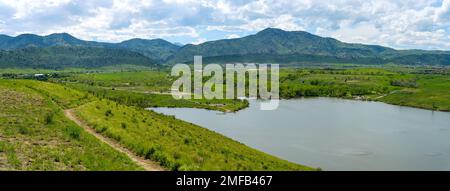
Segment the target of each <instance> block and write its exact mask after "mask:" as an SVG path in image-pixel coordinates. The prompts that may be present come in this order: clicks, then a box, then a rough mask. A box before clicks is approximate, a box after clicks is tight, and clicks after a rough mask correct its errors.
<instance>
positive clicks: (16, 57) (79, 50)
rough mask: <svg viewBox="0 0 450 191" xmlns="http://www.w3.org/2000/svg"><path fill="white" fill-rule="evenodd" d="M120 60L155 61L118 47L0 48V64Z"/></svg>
mask: <svg viewBox="0 0 450 191" xmlns="http://www.w3.org/2000/svg"><path fill="white" fill-rule="evenodd" d="M120 64H132V65H139V66H148V67H151V66H155V61H153V60H151V59H150V58H148V57H145V56H143V55H141V54H139V53H136V52H131V51H127V50H121V49H108V48H94V47H75V46H73V47H66V46H61V47H59V46H53V47H48V48H36V47H31V48H25V49H18V50H10V51H4V50H0V68H39V69H64V68H73V67H80V68H96V67H104V66H113V65H120Z"/></svg>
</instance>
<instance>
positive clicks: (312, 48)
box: [0, 28, 450, 67]
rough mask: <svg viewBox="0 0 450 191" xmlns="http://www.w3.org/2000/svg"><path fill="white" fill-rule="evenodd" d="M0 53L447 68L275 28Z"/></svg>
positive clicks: (65, 37)
mask: <svg viewBox="0 0 450 191" xmlns="http://www.w3.org/2000/svg"><path fill="white" fill-rule="evenodd" d="M0 50H4V51H2V52H1V54H0V67H13V66H15V67H29V66H33V67H67V66H71V67H77V66H78V65H77V64H79V66H78V67H86V66H89V67H95V66H104V65H111V64H131V63H135V64H138V65H150V64H166V63H169V64H174V63H179V62H192V60H193V56H194V55H201V56H203V57H204V61H205V62H219V63H226V62H257V63H267V62H277V63H281V64H282V63H355V64H385V63H397V64H408V65H417V64H420V65H450V52H448V51H425V50H395V49H392V48H388V47H383V46H378V45H364V44H355V43H344V42H341V41H338V40H336V39H333V38H323V37H320V36H317V35H313V34H310V33H307V32H303V31H284V30H281V29H275V28H267V29H265V30H263V31H260V32H258V33H257V34H255V35H250V36H246V37H243V38H236V39H226V40H217V41H210V42H205V43H202V44H199V45H192V44H188V45H185V46H183V47H180V46H179V45H175V44H172V43H170V42H168V41H165V40H163V39H153V40H146V39H131V40H127V41H123V42H120V43H104V42H95V41H84V40H80V39H77V38H75V37H73V36H71V35H70V34H67V33H58V34H51V35H48V36H38V35H33V34H23V35H19V36H17V37H10V36H6V35H0ZM71 51H73V52H71ZM89 51H92V52H89ZM72 54H73V55H72ZM121 62H125V63H121ZM58 63H59V65H58Z"/></svg>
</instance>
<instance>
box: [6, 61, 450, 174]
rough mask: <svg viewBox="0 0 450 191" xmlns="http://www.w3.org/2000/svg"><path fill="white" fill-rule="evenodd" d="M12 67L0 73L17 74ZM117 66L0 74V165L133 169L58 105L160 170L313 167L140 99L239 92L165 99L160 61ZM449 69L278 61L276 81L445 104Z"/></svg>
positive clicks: (309, 91) (399, 101) (349, 95)
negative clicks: (26, 76) (151, 66)
mask: <svg viewBox="0 0 450 191" xmlns="http://www.w3.org/2000/svg"><path fill="white" fill-rule="evenodd" d="M348 66H349V67H354V66H353V65H348ZM12 71H13V70H8V71H7V72H5V71H3V72H0V73H6V74H8V75H4V76H3V77H4V78H9V77H10V75H9V74H17V75H18V76H15V77H17V78H19V77H20V75H21V74H23V73H20V71H17V73H14V72H12ZM119 71H120V70H112V71H110V72H103V73H96V72H95V71H89V72H88V73H86V71H79V70H74V71H70V70H65V71H64V72H62V71H61V72H59V73H58V75H50V76H49V79H48V80H49V81H51V82H53V83H49V82H42V81H34V80H18V79H0V98H1V99H0V102H1V105H2V107H1V108H0V169H8V170H141V168H140V167H138V166H137V165H136V164H134V163H133V162H132V161H131V160H130V159H129V158H127V157H126V156H125V155H123V154H121V153H118V152H117V151H115V150H114V149H112V148H110V147H109V146H107V145H104V144H102V143H101V142H100V141H99V140H97V139H95V138H94V137H93V136H91V135H89V134H88V133H86V132H84V131H83V129H82V128H81V127H79V126H77V125H76V124H74V123H73V122H71V121H70V120H68V119H67V118H66V117H65V116H64V114H63V110H64V109H69V108H70V109H71V108H75V112H76V114H77V116H78V117H79V118H81V119H83V120H84V121H85V122H86V123H87V124H89V125H90V126H91V127H93V128H95V130H96V131H97V132H98V133H101V134H102V135H104V136H107V137H110V138H112V139H114V140H116V141H118V142H119V143H121V145H123V146H124V147H126V148H128V149H130V150H132V151H134V152H135V153H136V154H137V155H140V156H142V157H145V158H147V159H151V160H154V161H156V162H158V163H159V164H160V165H162V166H163V167H165V168H167V169H170V170H314V169H311V168H309V167H305V166H302V165H297V164H293V163H290V162H288V161H284V160H281V159H278V158H276V157H273V156H270V155H267V154H265V153H262V152H259V151H257V150H254V149H252V148H249V147H247V146H245V145H243V144H241V143H238V142H236V141H234V140H231V139H229V138H226V137H224V136H222V135H219V134H217V133H215V132H212V131H209V130H207V129H204V128H201V127H199V126H196V125H193V124H190V123H187V122H183V121H181V120H178V119H175V118H174V117H171V116H164V115H161V114H157V113H155V112H152V111H147V110H145V109H144V108H146V107H192V108H204V109H214V110H219V111H237V110H240V109H242V108H245V107H247V106H248V102H245V101H239V100H175V99H174V98H172V96H171V95H170V94H168V90H169V89H170V86H171V84H172V82H173V80H174V78H172V77H170V76H169V75H168V72H167V71H155V70H147V71H127V72H119ZM25 72H29V71H24V73H25ZM30 74H32V72H31V73H30ZM449 74H450V72H449V69H448V68H441V67H419V68H412V67H398V66H397V65H389V66H384V67H372V68H363V67H356V68H347V67H328V66H319V67H314V68H307V67H306V68H305V67H302V68H297V69H293V68H283V69H282V70H281V72H280V82H281V85H280V91H281V96H282V98H296V97H305V96H306V97H309V96H329V97H340V98H346V99H360V100H373V101H382V102H386V103H390V104H396V105H405V106H411V107H419V108H425V109H432V110H440V111H450V76H449Z"/></svg>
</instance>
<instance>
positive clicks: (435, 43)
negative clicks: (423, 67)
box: [0, 0, 450, 50]
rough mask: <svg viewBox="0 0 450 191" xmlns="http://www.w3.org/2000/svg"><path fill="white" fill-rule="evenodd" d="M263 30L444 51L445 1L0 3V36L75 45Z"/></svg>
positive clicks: (198, 38) (447, 30)
mask: <svg viewBox="0 0 450 191" xmlns="http://www.w3.org/2000/svg"><path fill="white" fill-rule="evenodd" d="M267 27H274V28H280V29H283V30H288V31H298V30H302V31H307V32H310V33H313V34H317V35H320V36H325V37H333V38H336V39H338V40H341V41H344V42H354V43H364V44H378V45H384V46H389V47H393V48H397V49H440V50H450V0H333V1H329V2H325V1H317V0H273V1H271V0H255V1H249V0H217V1H213V0H141V1H138V0H95V1H87V0H40V1H35V0H0V34H7V35H10V36H17V35H19V34H23V33H33V34H38V35H48V34H51V33H62V32H67V33H70V34H72V35H74V36H75V37H77V38H80V39H83V40H95V41H102V42H120V41H123V40H127V39H131V38H145V39H153V38H163V39H166V40H168V41H170V42H178V43H182V44H188V43H192V44H199V43H202V42H205V41H210V40H217V39H224V38H239V37H243V36H246V35H251V34H255V33H257V32H258V31H260V30H263V29H265V28H267Z"/></svg>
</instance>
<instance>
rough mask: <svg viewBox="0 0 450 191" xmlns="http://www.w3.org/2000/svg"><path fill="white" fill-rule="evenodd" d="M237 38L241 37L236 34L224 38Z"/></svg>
mask: <svg viewBox="0 0 450 191" xmlns="http://www.w3.org/2000/svg"><path fill="white" fill-rule="evenodd" d="M239 37H241V36H239V35H237V34H229V35H227V36H226V37H225V38H226V39H233V38H239Z"/></svg>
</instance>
